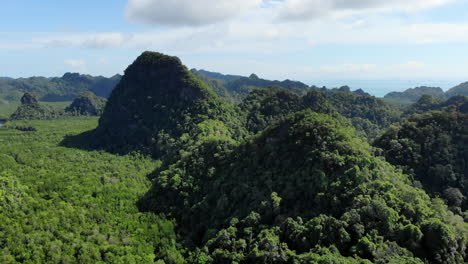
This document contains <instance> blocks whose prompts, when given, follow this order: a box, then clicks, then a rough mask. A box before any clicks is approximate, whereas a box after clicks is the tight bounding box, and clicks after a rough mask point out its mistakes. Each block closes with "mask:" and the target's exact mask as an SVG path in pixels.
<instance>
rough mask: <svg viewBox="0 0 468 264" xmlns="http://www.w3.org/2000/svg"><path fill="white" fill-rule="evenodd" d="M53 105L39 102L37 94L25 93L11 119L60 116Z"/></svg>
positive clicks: (43, 118)
mask: <svg viewBox="0 0 468 264" xmlns="http://www.w3.org/2000/svg"><path fill="white" fill-rule="evenodd" d="M59 115H60V113H58V112H56V111H55V110H54V109H53V108H52V107H50V106H48V105H45V104H42V103H39V101H38V100H37V98H36V95H35V94H32V93H25V94H24V95H23V97H21V105H20V106H18V108H17V109H16V111H15V112H14V113H13V114H12V115H11V116H10V118H9V119H11V120H46V119H53V118H56V117H57V116H59Z"/></svg>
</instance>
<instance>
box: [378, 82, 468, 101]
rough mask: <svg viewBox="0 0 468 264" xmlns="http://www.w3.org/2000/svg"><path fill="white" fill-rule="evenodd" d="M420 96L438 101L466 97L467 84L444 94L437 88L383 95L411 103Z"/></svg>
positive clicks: (467, 92)
mask: <svg viewBox="0 0 468 264" xmlns="http://www.w3.org/2000/svg"><path fill="white" fill-rule="evenodd" d="M422 95H430V96H432V97H435V98H438V99H448V98H451V97H454V96H457V95H463V96H468V82H465V83H462V84H459V85H457V86H455V87H453V88H451V89H449V90H448V91H446V92H444V91H443V90H442V89H441V88H439V87H426V86H421V87H416V88H411V89H408V90H406V91H404V92H391V93H388V94H387V95H385V97H384V98H386V99H393V100H398V101H411V102H416V101H418V100H419V98H421V96H422Z"/></svg>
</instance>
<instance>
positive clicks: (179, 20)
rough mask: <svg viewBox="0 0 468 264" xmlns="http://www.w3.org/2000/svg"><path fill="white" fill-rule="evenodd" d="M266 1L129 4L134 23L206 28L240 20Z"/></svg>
mask: <svg viewBox="0 0 468 264" xmlns="http://www.w3.org/2000/svg"><path fill="white" fill-rule="evenodd" d="M261 3H262V0H170V1H168V0H129V1H128V3H127V7H126V10H125V15H126V17H127V19H129V20H130V21H132V22H137V23H144V24H156V25H158V24H159V25H189V26H195V25H205V24H212V23H216V22H219V21H224V20H227V19H229V18H232V17H236V16H238V15H240V14H242V13H243V12H245V11H247V10H249V9H252V8H255V7H259V6H260V4H261Z"/></svg>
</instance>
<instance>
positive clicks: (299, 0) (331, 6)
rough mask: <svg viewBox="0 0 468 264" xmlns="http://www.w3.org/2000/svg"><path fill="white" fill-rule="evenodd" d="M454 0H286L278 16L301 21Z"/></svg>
mask: <svg viewBox="0 0 468 264" xmlns="http://www.w3.org/2000/svg"><path fill="white" fill-rule="evenodd" d="M453 1H454V0H286V1H285V2H284V5H283V6H282V8H281V10H280V12H279V17H280V18H281V19H283V20H293V21H302V20H310V19H314V18H318V17H324V16H331V15H338V16H347V15H348V16H349V15H354V14H362V13H366V12H373V13H376V12H414V11H419V10H423V9H428V8H434V7H437V6H441V5H445V4H447V3H449V2H453Z"/></svg>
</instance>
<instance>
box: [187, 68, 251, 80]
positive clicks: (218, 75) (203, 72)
mask: <svg viewBox="0 0 468 264" xmlns="http://www.w3.org/2000/svg"><path fill="white" fill-rule="evenodd" d="M191 72H192V73H193V74H195V75H197V76H199V75H205V76H206V77H209V78H211V79H218V80H223V81H227V82H229V81H235V80H238V79H240V78H242V77H243V76H240V75H230V74H227V75H226V74H222V73H219V72H211V71H206V70H197V69H192V70H191Z"/></svg>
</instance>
